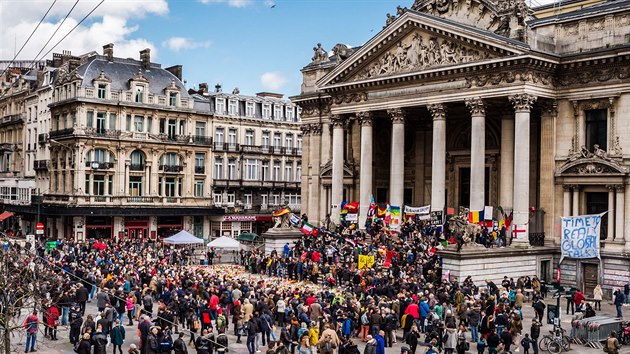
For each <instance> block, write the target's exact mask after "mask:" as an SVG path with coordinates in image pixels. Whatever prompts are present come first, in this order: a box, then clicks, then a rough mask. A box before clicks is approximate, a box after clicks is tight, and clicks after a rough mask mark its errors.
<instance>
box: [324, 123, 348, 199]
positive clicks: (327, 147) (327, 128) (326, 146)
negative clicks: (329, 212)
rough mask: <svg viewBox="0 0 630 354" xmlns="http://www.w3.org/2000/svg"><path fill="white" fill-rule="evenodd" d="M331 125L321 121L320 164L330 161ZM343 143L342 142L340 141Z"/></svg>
mask: <svg viewBox="0 0 630 354" xmlns="http://www.w3.org/2000/svg"><path fill="white" fill-rule="evenodd" d="M330 129H331V125H330V123H328V122H325V123H322V155H321V156H322V161H321V162H322V165H325V164H327V163H328V161H330V158H331V157H330V144H331V141H330V135H331V131H330ZM342 144H343V143H342ZM327 208H328V207H327Z"/></svg>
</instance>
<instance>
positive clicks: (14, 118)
mask: <svg viewBox="0 0 630 354" xmlns="http://www.w3.org/2000/svg"><path fill="white" fill-rule="evenodd" d="M17 123H24V113H20V114H12V115H9V116H4V117H2V118H0V126H4V125H9V124H17Z"/></svg>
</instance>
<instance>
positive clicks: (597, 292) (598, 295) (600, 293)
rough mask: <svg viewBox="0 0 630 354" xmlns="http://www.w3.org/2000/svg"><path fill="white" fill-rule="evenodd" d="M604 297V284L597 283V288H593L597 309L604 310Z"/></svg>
mask: <svg viewBox="0 0 630 354" xmlns="http://www.w3.org/2000/svg"><path fill="white" fill-rule="evenodd" d="M603 297H604V291H603V290H602V286H601V285H599V284H597V286H595V289H593V300H595V310H598V311H601V310H602V298H603Z"/></svg>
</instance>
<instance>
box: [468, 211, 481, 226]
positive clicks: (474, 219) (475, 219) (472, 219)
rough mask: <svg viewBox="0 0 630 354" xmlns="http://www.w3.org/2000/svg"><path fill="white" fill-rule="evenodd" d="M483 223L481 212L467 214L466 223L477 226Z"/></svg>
mask: <svg viewBox="0 0 630 354" xmlns="http://www.w3.org/2000/svg"><path fill="white" fill-rule="evenodd" d="M480 221H483V211H470V212H468V222H469V223H471V224H478V223H479V222H480Z"/></svg>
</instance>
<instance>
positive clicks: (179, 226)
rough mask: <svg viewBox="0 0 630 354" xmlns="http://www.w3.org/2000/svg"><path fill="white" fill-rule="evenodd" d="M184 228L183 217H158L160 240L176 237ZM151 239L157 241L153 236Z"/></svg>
mask: <svg viewBox="0 0 630 354" xmlns="http://www.w3.org/2000/svg"><path fill="white" fill-rule="evenodd" d="M183 228H184V223H183V220H182V217H181V216H158V217H157V235H158V236H159V237H160V238H166V237H170V236H173V235H175V234H176V233H178V232H180V231H181V230H183ZM151 239H155V237H154V235H151Z"/></svg>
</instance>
